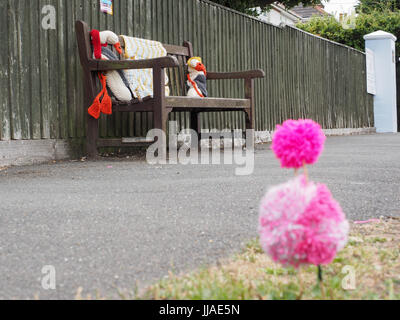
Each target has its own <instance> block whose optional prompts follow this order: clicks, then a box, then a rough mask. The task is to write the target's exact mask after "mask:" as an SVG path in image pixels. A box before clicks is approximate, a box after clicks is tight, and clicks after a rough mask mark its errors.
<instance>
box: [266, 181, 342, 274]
mask: <svg viewBox="0 0 400 320" xmlns="http://www.w3.org/2000/svg"><path fill="white" fill-rule="evenodd" d="M259 223H260V225H259V233H260V238H261V239H260V240H261V245H262V247H263V249H264V251H265V252H266V253H267V254H268V255H269V256H271V257H272V259H273V260H274V261H276V262H280V263H282V264H283V265H292V266H294V267H298V266H299V265H301V264H313V265H325V264H329V263H331V262H332V261H333V259H334V257H335V256H336V254H337V252H338V251H339V250H341V249H343V248H344V246H345V245H346V243H347V238H348V232H349V223H348V221H347V220H346V218H345V215H344V213H343V211H342V209H341V207H340V205H339V203H338V202H336V200H335V199H333V198H332V195H331V193H330V191H329V189H328V188H327V187H326V186H325V185H323V184H315V183H313V182H307V181H306V178H305V176H299V177H297V178H295V179H292V180H290V181H289V182H287V183H285V184H282V185H279V186H276V187H273V188H271V189H270V190H269V191H268V192H267V194H266V196H265V197H264V199H263V200H262V202H261V206H260V218H259Z"/></svg>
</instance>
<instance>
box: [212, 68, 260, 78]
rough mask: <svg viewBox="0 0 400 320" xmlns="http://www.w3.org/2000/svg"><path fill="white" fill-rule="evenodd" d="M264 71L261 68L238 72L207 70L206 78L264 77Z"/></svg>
mask: <svg viewBox="0 0 400 320" xmlns="http://www.w3.org/2000/svg"><path fill="white" fill-rule="evenodd" d="M264 77H265V72H264V71H263V70H261V69H256V70H248V71H239V72H207V80H221V79H254V78H264Z"/></svg>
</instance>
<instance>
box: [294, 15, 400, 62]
mask: <svg viewBox="0 0 400 320" xmlns="http://www.w3.org/2000/svg"><path fill="white" fill-rule="evenodd" d="M347 22H349V24H347ZM347 22H346V20H345V21H342V22H339V21H337V20H336V19H335V18H334V17H332V16H325V17H313V18H312V19H311V20H310V21H308V22H306V23H299V24H298V25H297V27H298V28H300V29H302V30H305V31H307V32H310V33H313V34H315V35H318V36H321V37H323V38H326V39H329V40H332V41H336V42H339V43H342V44H345V45H348V46H350V47H353V48H356V49H358V50H362V51H364V49H365V41H364V35H366V34H369V33H371V32H374V31H377V30H383V31H386V32H390V33H392V34H394V35H395V36H396V37H397V38H398V39H400V10H394V11H392V10H389V9H387V8H386V9H384V10H376V9H375V10H371V11H370V12H368V13H360V14H358V15H357V16H356V15H354V16H352V17H349V19H348V21H347ZM396 46H397V55H400V42H397V43H396Z"/></svg>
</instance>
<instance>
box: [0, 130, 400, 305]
mask: <svg viewBox="0 0 400 320" xmlns="http://www.w3.org/2000/svg"><path fill="white" fill-rule="evenodd" d="M268 148H269V146H268V145H261V146H257V150H256V168H255V171H254V174H253V175H251V176H246V177H236V176H235V175H234V167H233V166H218V165H216V166H201V165H199V166H156V167H152V166H150V165H148V164H146V163H145V162H143V161H138V160H135V161H132V160H124V161H121V160H112V159H106V160H103V161H96V162H64V163H58V164H52V165H40V166H30V167H20V168H11V169H3V170H2V171H1V172H0V197H1V202H0V211H1V214H0V234H1V238H0V274H1V275H2V276H1V281H0V283H1V285H0V298H2V299H5V298H28V299H33V298H34V297H35V296H37V297H39V298H42V299H45V298H50V299H70V298H74V296H75V294H76V292H77V289H78V288H79V287H83V289H84V291H83V293H82V295H85V294H87V293H91V294H92V295H95V293H96V290H99V292H100V293H101V295H102V296H106V297H107V296H110V297H114V298H118V293H117V289H116V288H121V289H125V288H129V289H133V288H134V287H135V284H136V282H139V285H140V286H144V285H145V284H148V283H150V282H151V281H153V280H156V279H159V278H160V277H163V276H165V275H167V274H168V271H169V270H174V271H175V272H179V271H186V270H191V269H193V268H195V267H199V266H201V265H205V264H208V263H214V262H215V261H216V260H217V259H218V258H220V257H225V256H228V255H230V254H231V253H232V252H235V251H238V250H239V249H240V247H241V246H242V245H243V244H244V243H245V242H247V241H248V240H249V239H251V238H254V237H255V236H256V234H257V232H256V229H257V215H258V213H257V207H258V202H259V200H260V198H261V197H262V195H263V193H264V191H265V189H266V188H267V186H268V185H272V184H276V183H280V182H283V181H285V180H287V179H288V178H289V177H291V176H292V172H290V171H286V170H282V169H280V168H279V164H278V162H277V161H276V160H275V159H274V156H273V154H272V153H271V151H269V150H268ZM310 175H311V178H312V179H313V180H316V181H320V182H324V183H326V184H328V186H329V187H330V188H331V191H332V192H333V194H334V196H335V197H336V198H337V199H338V200H339V201H340V202H341V204H342V206H343V209H344V211H345V212H346V213H347V215H348V217H349V218H350V219H353V220H364V219H367V218H372V217H379V216H400V209H399V208H400V192H399V191H400V135H399V134H397V135H394V134H393V135H364V136H351V137H330V138H328V140H327V144H326V150H325V152H324V154H323V156H322V157H321V159H320V162H319V163H318V164H317V165H316V166H315V167H313V168H311V169H310ZM45 265H52V266H54V267H55V268H56V280H57V289H56V290H54V291H52V290H49V291H45V290H43V289H42V287H41V277H42V273H41V270H42V267H43V266H45Z"/></svg>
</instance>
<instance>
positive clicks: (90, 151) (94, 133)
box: [86, 115, 99, 158]
mask: <svg viewBox="0 0 400 320" xmlns="http://www.w3.org/2000/svg"><path fill="white" fill-rule="evenodd" d="M87 117H88V120H87V134H86V154H87V156H88V157H89V158H96V157H98V155H99V152H98V149H97V140H98V138H99V121H98V120H97V119H94V118H93V117H92V116H90V115H88V116H87Z"/></svg>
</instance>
